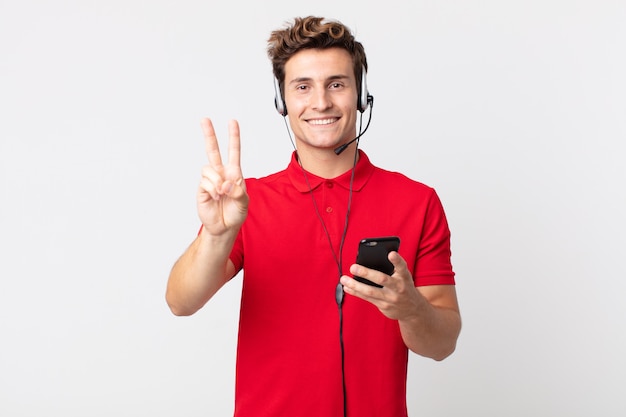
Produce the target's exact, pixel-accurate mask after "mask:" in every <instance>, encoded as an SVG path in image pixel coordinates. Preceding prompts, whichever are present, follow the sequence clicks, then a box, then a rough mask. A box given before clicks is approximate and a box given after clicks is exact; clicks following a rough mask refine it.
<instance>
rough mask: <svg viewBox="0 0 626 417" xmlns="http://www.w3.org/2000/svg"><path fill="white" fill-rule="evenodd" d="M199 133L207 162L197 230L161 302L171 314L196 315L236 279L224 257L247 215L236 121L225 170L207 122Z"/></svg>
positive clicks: (229, 262)
mask: <svg viewBox="0 0 626 417" xmlns="http://www.w3.org/2000/svg"><path fill="white" fill-rule="evenodd" d="M202 128H203V131H204V137H205V145H206V152H207V156H208V159H209V164H208V165H206V166H205V167H204V168H203V169H202V178H201V180H200V185H199V187H198V194H197V200H198V215H199V216H200V220H201V221H202V230H201V231H200V233H199V234H198V236H197V237H196V239H195V240H194V241H193V243H192V244H191V245H190V246H189V248H188V249H187V250H186V251H185V253H183V255H182V256H181V257H180V258H179V259H178V261H177V262H176V263H175V264H174V267H173V268H172V271H171V272H170V276H169V279H168V282H167V291H166V295H165V298H166V301H167V304H168V305H169V307H170V309H171V310H172V312H173V313H174V314H176V315H191V314H193V313H195V312H196V311H198V310H199V309H200V308H201V307H202V306H203V305H204V304H206V302H207V301H208V300H209V299H210V298H211V297H212V296H213V295H214V294H215V293H216V292H217V291H218V290H219V289H220V288H221V287H222V286H223V285H224V284H225V283H226V282H227V281H228V280H229V279H230V278H232V277H233V276H234V275H235V273H236V271H235V267H234V265H233V263H232V262H231V261H230V259H229V255H230V251H231V250H232V247H233V244H234V242H235V238H236V237H237V233H238V232H239V229H240V228H241V225H242V224H243V222H244V220H245V218H246V216H247V213H248V194H247V192H246V187H245V181H244V180H243V175H242V173H241V167H240V140H239V126H238V124H237V122H235V121H232V122H231V123H230V124H229V135H230V140H229V148H228V164H227V165H223V164H222V158H221V155H220V151H219V148H218V145H217V138H216V136H215V131H214V129H213V125H212V123H211V121H210V120H209V119H203V121H202Z"/></svg>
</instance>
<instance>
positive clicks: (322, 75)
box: [285, 48, 354, 83]
mask: <svg viewBox="0 0 626 417" xmlns="http://www.w3.org/2000/svg"><path fill="white" fill-rule="evenodd" d="M336 76H345V77H350V78H353V77H354V68H353V65H352V57H351V56H350V54H349V53H348V51H346V50H345V49H342V48H329V49H303V50H301V51H298V52H297V53H295V54H294V55H293V56H292V57H291V58H289V60H288V61H287V62H286V63H285V81H286V82H287V83H289V82H290V81H291V80H294V79H301V78H308V79H326V78H328V77H336Z"/></svg>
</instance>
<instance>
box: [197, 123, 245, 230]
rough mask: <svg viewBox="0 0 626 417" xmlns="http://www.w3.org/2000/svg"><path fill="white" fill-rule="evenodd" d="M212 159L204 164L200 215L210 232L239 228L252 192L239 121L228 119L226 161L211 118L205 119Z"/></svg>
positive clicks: (199, 200)
mask: <svg viewBox="0 0 626 417" xmlns="http://www.w3.org/2000/svg"><path fill="white" fill-rule="evenodd" d="M201 125H202V131H203V132H204V142H205V147H206V154H207V157H208V159H209V163H208V164H207V165H205V166H204V167H203V168H202V178H201V179H200V185H199V187H198V196H197V200H198V215H199V216H200V220H201V221H202V224H203V225H204V229H205V231H206V232H208V233H210V234H211V235H213V236H219V235H222V234H224V233H226V232H229V231H234V232H236V231H238V230H239V228H240V227H241V225H242V224H243V222H244V220H245V219H246V215H247V214H248V200H249V199H248V193H247V192H246V183H245V181H244V178H243V174H242V173H241V164H240V156H241V143H240V139H239V124H238V123H237V121H236V120H231V121H230V122H229V123H228V135H229V141H228V163H227V164H226V165H224V164H223V163H222V156H221V154H220V150H219V146H218V144H217V137H216V136H215V130H214V129H213V123H211V120H210V119H207V118H205V119H202V122H201Z"/></svg>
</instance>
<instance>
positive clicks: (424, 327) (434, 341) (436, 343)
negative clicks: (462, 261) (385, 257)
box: [341, 252, 461, 360]
mask: <svg viewBox="0 0 626 417" xmlns="http://www.w3.org/2000/svg"><path fill="white" fill-rule="evenodd" d="M389 260H390V261H391V263H393V265H394V267H395V271H394V273H393V275H391V276H389V275H386V274H383V273H382V272H379V271H376V270H373V269H369V268H365V267H363V266H360V265H357V264H354V265H352V266H351V267H350V272H351V273H352V274H354V275H358V276H361V277H363V278H367V279H369V280H370V281H373V282H376V283H378V284H380V285H382V286H383V288H377V287H372V286H370V285H366V284H362V283H360V282H358V281H356V280H354V279H353V278H351V277H349V276H343V277H342V278H341V283H342V284H343V285H344V291H345V292H346V293H347V294H350V295H354V296H356V297H359V298H362V299H363V300H366V301H369V302H370V303H372V304H374V305H375V306H376V307H378V309H379V310H380V311H381V312H382V313H383V314H384V315H385V316H387V317H388V318H390V319H393V320H397V321H398V324H399V326H400V332H401V334H402V339H403V340H404V343H405V344H406V346H407V347H408V348H409V349H410V350H411V351H413V352H415V353H417V354H419V355H422V356H426V357H429V358H432V359H435V360H443V359H445V358H446V357H448V356H449V355H450V354H452V352H454V349H455V347H456V341H457V338H458V336H459V333H460V331H461V316H460V313H459V306H458V303H457V298H456V291H455V288H454V286H452V285H434V286H429V287H419V288H416V287H415V286H414V284H413V279H412V277H411V274H410V273H409V271H408V268H407V266H406V262H405V261H404V259H402V257H401V256H400V255H399V254H398V253H397V252H391V253H390V254H389Z"/></svg>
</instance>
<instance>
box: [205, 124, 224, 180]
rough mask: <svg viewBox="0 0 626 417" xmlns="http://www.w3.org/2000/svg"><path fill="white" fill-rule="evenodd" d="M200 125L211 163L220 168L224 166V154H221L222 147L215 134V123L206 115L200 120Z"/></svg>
mask: <svg viewBox="0 0 626 417" xmlns="http://www.w3.org/2000/svg"><path fill="white" fill-rule="evenodd" d="M200 125H201V126H202V132H203V133H204V149H205V151H206V156H207V158H208V159H209V164H211V166H212V167H213V168H219V167H221V166H222V155H221V154H220V148H219V146H218V144H217V136H215V129H214V128H213V123H212V122H211V119H209V118H206V117H205V118H204V119H202V121H201V122H200Z"/></svg>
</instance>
